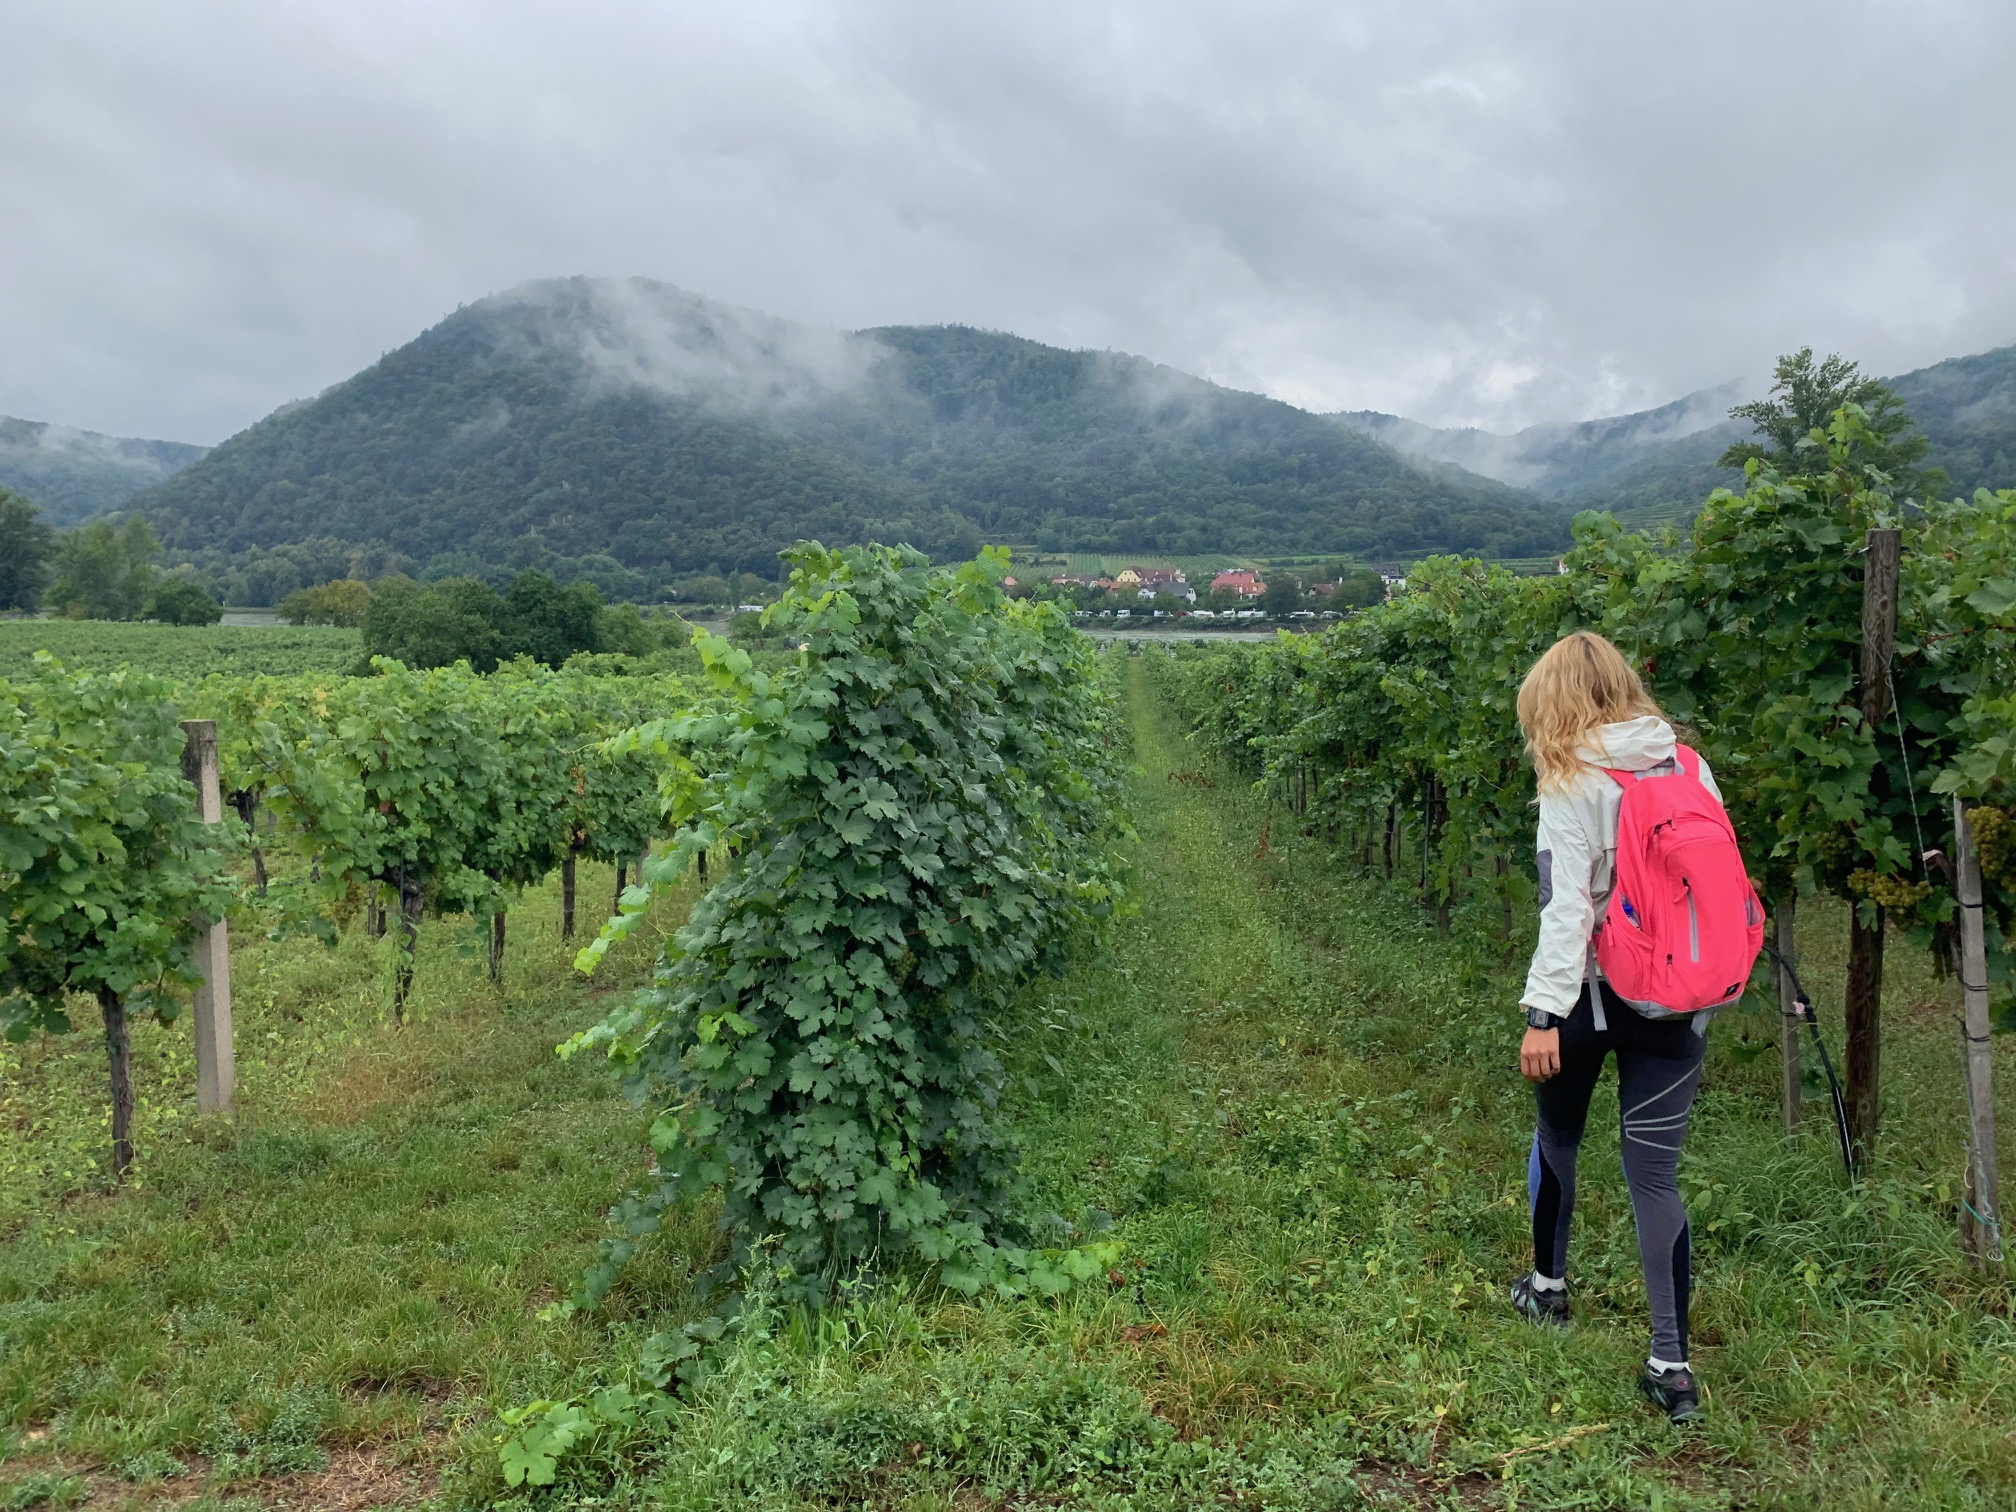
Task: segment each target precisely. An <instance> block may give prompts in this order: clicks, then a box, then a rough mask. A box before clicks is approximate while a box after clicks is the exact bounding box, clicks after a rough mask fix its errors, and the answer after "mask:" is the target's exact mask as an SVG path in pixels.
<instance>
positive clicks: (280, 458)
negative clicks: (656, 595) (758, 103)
mask: <svg viewBox="0 0 2016 1512" xmlns="http://www.w3.org/2000/svg"><path fill="white" fill-rule="evenodd" d="M139 507H142V508H144V509H145V510H146V512H147V513H148V515H149V517H150V518H152V519H153V520H154V521H155V522H156V523H157V525H158V526H159V527H160V529H161V531H162V534H163V536H164V538H165V539H166V540H167V541H168V542H169V544H170V545H171V546H172V547H176V548H180V549H182V550H184V551H191V552H215V551H218V550H220V549H221V550H234V551H236V550H243V549H246V548H251V547H270V546H275V545H279V544H282V543H288V542H298V541H303V540H308V539H311V538H329V537H334V538H336V539H338V540H341V541H350V542H356V543H374V544H378V545H383V546H389V547H392V548H394V549H396V550H397V551H400V552H402V553H404V554H406V555H407V556H408V557H410V558H412V559H413V560H414V561H415V562H419V563H424V562H426V561H427V560H428V559H429V558H430V557H436V556H444V555H454V554H458V553H459V554H464V555H466V554H469V553H474V554H475V555H476V556H478V557H482V558H485V559H488V560H502V559H503V558H504V557H505V556H506V555H507V554H508V553H511V552H513V551H522V550H523V549H524V544H525V542H526V541H527V540H528V539H529V540H531V541H533V542H535V543H536V545H537V546H538V547H539V548H540V549H543V550H545V551H547V552H550V553H553V554H554V555H556V556H558V557H560V558H575V559H579V558H583V557H589V556H613V557H614V558H616V559H617V560H618V561H619V562H621V563H622V564H623V565H624V566H625V567H627V568H630V569H633V570H637V571H642V572H644V573H646V574H647V575H653V576H656V575H661V574H671V573H675V572H687V571H695V570H708V569H720V568H742V569H746V570H752V571H764V572H767V571H770V570H774V566H775V554H776V551H777V550H778V548H779V547H781V546H784V545H786V544H788V543H790V542H791V541H793V540H796V539H798V538H800V537H805V536H812V537H817V538H820V539H823V540H826V541H828V542H843V541H859V540H864V539H882V540H908V541H911V542H913V543H915V544H917V545H919V546H922V547H924V548H925V549H926V550H929V551H932V552H934V553H938V554H941V555H958V554H964V553H967V552H970V551H971V550H972V549H974V548H975V547H976V546H977V545H978V544H979V543H980V542H981V541H982V540H989V541H1008V542H1030V543H1035V544H1039V545H1042V546H1045V547H1048V548H1051V549H1081V550H1100V549H1112V550H1135V549H1139V550H1142V551H1144V552H1145V551H1155V552H1163V553H1194V552H1203V551H1215V550H1225V551H1234V552H1249V553H1259V554H1273V553H1290V552H1311V553H1315V552H1326V553H1353V554H1357V555H1361V556H1374V557H1395V558H1405V557H1408V556H1412V555H1417V554H1419V553H1422V552H1426V551H1433V550H1440V549H1457V550H1464V551H1481V552H1488V553H1498V554H1512V555H1522V554H1529V553H1535V552H1541V551H1547V550H1551V549H1553V548H1554V547H1555V546H1557V545H1558V544H1560V543H1561V542H1562V541H1563V540H1564V539H1565V533H1566V526H1565V522H1566V518H1567V516H1566V514H1565V513H1564V512H1563V511H1562V510H1561V509H1560V508H1559V507H1557V506H1555V505H1552V504H1550V503H1547V502H1546V501H1543V500H1540V499H1537V498H1535V497H1533V496H1532V495H1530V494H1526V493H1522V492H1520V491H1517V490H1514V489H1510V488H1507V487H1505V486H1503V485H1502V484H1499V483H1496V482H1493V481H1491V480H1488V479H1484V478H1479V477H1472V476H1468V475H1464V474H1461V473H1460V472H1457V471H1456V470H1454V469H1445V470H1443V471H1442V472H1440V473H1439V474H1437V475H1429V474H1426V473H1424V472H1423V471H1422V470H1421V469H1420V468H1418V467H1416V466H1412V465H1410V464H1409V463H1408V461H1407V460H1406V459H1404V458H1402V457H1401V456H1400V455H1399V454H1398V453H1396V452H1395V451H1393V450H1392V449H1390V448H1388V447H1387V446H1385V445H1382V444H1380V443H1378V442H1375V441H1372V440H1370V439H1368V438H1366V437H1364V436H1361V435H1358V434H1356V433H1354V432H1353V431H1351V430H1348V429H1346V428H1344V427H1341V426H1337V425H1334V424H1332V423H1331V422H1329V421H1328V420H1326V419H1324V418H1322V417H1320V416H1317V415H1312V414H1309V413H1308V412H1306V411H1303V410H1299V409H1296V408H1294V407H1293V406H1291V405H1287V404H1282V403H1279V402H1278V401H1275V400H1271V399H1266V398H1263V397H1261V396H1259V395H1255V394H1247V393H1240V392H1237V391H1234V390H1230V389H1224V388H1220V387H1218V386H1216V385H1214V384H1210V383H1207V382H1205V381H1204V380H1202V379H1199V378H1194V377H1191V376H1189V375H1187V374H1183V373H1179V372H1176V371H1173V370H1172V369H1169V368H1165V367H1160V366H1157V365H1156V364H1154V363H1150V362H1147V361H1144V360H1142V359H1140V358H1135V357H1127V356H1120V355H1116V354H1111V353H1099V352H1071V351H1063V350H1060V349H1058V348H1055V347H1047V346H1043V345H1040V344H1038V343H1036V342H1033V341H1024V340H1021V339H1019V338H1017V337H1013V336H1006V335H1000V334H996V333H993V332H986V331H978V330H973V329H969V328H965V327H959V326H949V327H890V328H884V329H880V330H872V331H861V332H854V333H840V332H830V331H823V330H818V329H814V328H810V327H805V326H799V325H794V324H792V323H790V322H786V321H782V320H776V319H773V318H770V317H767V316H763V315H759V314H755V313H752V312H749V311H744V310H737V309H733V308H730V307H728V306H724V305H719V304H713V303H710V302H708V301H705V300H702V299H699V298H696V297H694V296H692V295H689V294H685V293H683V292H681V291H679V290H677V289H674V288H671V287H669V286H667V285H664V284H656V283H651V282H648V281H645V280H640V279H624V280H618V279H587V278H570V279H558V280H550V281H544V282H538V283H532V284H527V285H524V286H522V287H520V288H518V289H515V290H512V291H510V292H509V293H507V294H503V295H498V296H495V297H493V298H490V299H485V300H482V301H480V302H478V303H476V304H473V305H470V306H467V307H466V308H463V309H461V310H458V311H456V312H455V314H453V315H451V316H449V317H448V318H447V319H446V320H444V321H442V322H441V323H440V324H439V325H436V326H435V327H433V328H432V329H431V330H429V331H427V332H425V333H424V334H422V335H421V336H420V337H418V338H417V339H415V340H414V341H412V342H409V343H408V344H407V345H405V346H403V347H401V348H399V349H398V350H397V351H395V352H392V353H390V354H389V355H387V356H386V357H384V358H383V359H381V360H380V361H379V362H377V363H375V364H374V365H372V366H371V367H370V368H367V369H366V370H365V371H363V372H361V373H359V374H357V375H356V376H355V377H353V378H351V379H349V380H347V381H346V382H343V383H341V384H338V385H336V386H335V387H334V388H332V389H330V390H328V391H327V392H326V393H324V394H322V395H321V396H320V397H318V398H316V399H314V400H311V401H307V402H305V403H300V404H296V405H291V406H288V407H286V408H284V409H282V410H280V411H277V412H276V413H274V414H273V415H270V416H268V417H267V418H266V419H265V420H262V421H260V422H259V423H258V424H257V425H254V426H253V427H251V428H250V429H249V430H247V431H244V432H243V433H241V434H239V435H237V436H234V437H232V438H231V439H230V440H229V441H226V442H225V443H224V444H223V445H221V446H219V447H218V448H217V449H216V450H215V451H214V452H212V453H211V454H210V455H209V456H208V457H207V458H205V459H204V460H203V461H202V462H201V463H200V464H198V465H197V466H195V467H192V468H190V469H189V470H188V471H186V472H184V473H182V474H180V475H179V476H177V477H175V478H172V479H170V480H169V481H168V482H166V483H164V484H163V485H161V486H160V487H158V488H156V489H154V490H153V491H152V492H150V493H149V494H148V495H147V496H146V497H145V498H144V499H143V500H141V501H139Z"/></svg>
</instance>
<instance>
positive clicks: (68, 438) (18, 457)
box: [0, 415, 207, 525]
mask: <svg viewBox="0 0 2016 1512" xmlns="http://www.w3.org/2000/svg"><path fill="white" fill-rule="evenodd" d="M206 450H207V448H205V447H201V446H185V445H183V444H182V443H181V442H180V441H138V440H132V439H129V438H127V437H124V436H101V435H99V434H98V433H97V432H96V431H85V430H72V429H70V428H69V427H68V426H64V425H48V424H45V423H43V422H42V421H39V420H16V419H14V418H12V417H11V416H8V415H0V488H11V489H13V490H14V491H15V492H16V493H20V494H25V495H26V496H27V497H28V498H29V499H30V500H32V501H33V502H34V503H36V504H39V505H40V506H41V507H42V513H43V515H44V517H45V518H47V520H48V521H49V523H50V524H52V525H71V524H74V523H76V522H77V521H79V520H84V519H88V518H90V517H91V516H92V515H95V514H103V513H104V512H105V511H106V510H108V509H117V508H118V507H119V506H120V505H122V504H124V503H125V502H126V501H127V500H128V499H130V498H132V497H133V495H135V494H137V493H139V492H140V491H141V490H142V489H145V488H150V487H152V486H153V485H154V484H156V483H159V482H160V481H161V480H162V479H164V478H168V477H172V476H173V475H174V474H176V473H178V472H180V471H181V470H182V469H183V468H185V467H187V466H189V464H190V463H192V462H195V461H197V460H199V459H200V458H201V457H202V456H203V454H204V452H205V451H206Z"/></svg>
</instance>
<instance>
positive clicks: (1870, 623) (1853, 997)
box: [1842, 529, 1903, 1165]
mask: <svg viewBox="0 0 2016 1512" xmlns="http://www.w3.org/2000/svg"><path fill="white" fill-rule="evenodd" d="M1902 539H1903V533H1902V532H1901V531H1898V530H1896V529H1887V530H1872V531H1870V532H1869V536H1868V540H1867V543H1866V545H1865V548H1864V552H1863V566H1862V664H1861V667H1860V674H1861V675H1860V678H1859V679H1858V681H1859V687H1858V690H1857V692H1858V698H1859V702H1860V704H1861V710H1862V722H1863V723H1864V724H1865V725H1867V726H1868V727H1869V729H1870V730H1871V731H1873V732H1880V731H1881V730H1882V728H1883V723H1884V721H1885V720H1886V719H1888V718H1889V716H1890V651H1891V648H1892V647H1893V646H1894V645H1895V643H1896V640H1897V570H1898V559H1899V553H1900V551H1901V544H1902ZM1888 785H1889V781H1888V773H1887V772H1886V770H1885V768H1884V767H1883V765H1882V764H1881V763H1880V762H1879V763H1878V764H1877V767H1876V770H1875V771H1874V773H1873V774H1872V775H1871V781H1870V796H1871V797H1872V798H1875V799H1879V800H1880V799H1881V798H1883V797H1884V796H1885V791H1884V790H1885V789H1886V788H1887V787H1888ZM1848 918H1849V922H1848V990H1847V993H1846V997H1845V1001H1844V1003H1843V1013H1842V1018H1843V1020H1844V1027H1845V1030H1846V1038H1847V1054H1846V1057H1845V1058H1846V1060H1847V1063H1848V1064H1847V1072H1848V1088H1847V1104H1848V1139H1849V1143H1850V1144H1852V1145H1853V1146H1854V1149H1855V1153H1856V1157H1857V1159H1858V1161H1859V1162H1861V1163H1862V1164H1864V1165H1866V1164H1867V1162H1868V1159H1869V1156H1870V1153H1871V1151H1872V1149H1873V1147H1874V1145H1875V1142H1876V1123H1877V1118H1878V1115H1879V1112H1880V1109H1881V1091H1882V1085H1881V1083H1882V1076H1881V1073H1882V1054H1883V915H1882V913H1881V912H1880V911H1879V912H1878V913H1877V914H1876V922H1875V923H1874V924H1873V925H1865V924H1863V922H1862V918H1861V910H1860V909H1859V908H1858V909H1854V910H1851V911H1850V913H1849V916H1848Z"/></svg>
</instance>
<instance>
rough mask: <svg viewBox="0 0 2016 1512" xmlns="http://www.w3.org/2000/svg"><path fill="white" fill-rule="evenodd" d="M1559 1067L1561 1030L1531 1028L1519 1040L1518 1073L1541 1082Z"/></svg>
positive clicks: (1530, 1079)
mask: <svg viewBox="0 0 2016 1512" xmlns="http://www.w3.org/2000/svg"><path fill="white" fill-rule="evenodd" d="M1560 1069H1561V1031H1560V1030H1559V1029H1532V1028H1529V1029H1528V1030H1527V1031H1526V1038H1524V1039H1523V1040H1521V1041H1519V1074H1520V1075H1521V1076H1523V1077H1525V1078H1526V1080H1528V1081H1536V1082H1543V1081H1545V1080H1547V1078H1548V1077H1550V1076H1552V1075H1554V1074H1555V1073H1556V1072H1558V1071H1559V1070H1560Z"/></svg>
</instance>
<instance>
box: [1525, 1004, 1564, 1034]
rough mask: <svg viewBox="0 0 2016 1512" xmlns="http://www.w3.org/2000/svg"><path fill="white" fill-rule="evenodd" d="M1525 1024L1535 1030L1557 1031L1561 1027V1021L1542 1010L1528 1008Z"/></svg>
mask: <svg viewBox="0 0 2016 1512" xmlns="http://www.w3.org/2000/svg"><path fill="white" fill-rule="evenodd" d="M1526 1022H1527V1023H1528V1024H1530V1025H1532V1026H1533V1027H1534V1028H1535V1029H1559V1028H1560V1027H1561V1020H1559V1019H1558V1018H1556V1017H1555V1016H1554V1015H1553V1014H1551V1013H1549V1012H1548V1011H1547V1010H1546V1009H1544V1008H1528V1009H1527V1010H1526Z"/></svg>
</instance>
